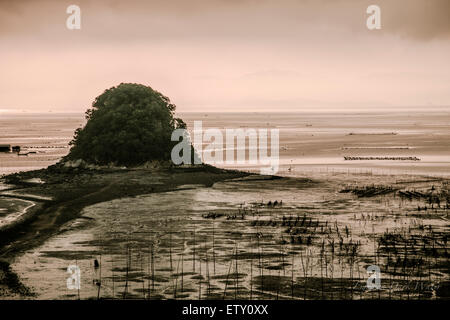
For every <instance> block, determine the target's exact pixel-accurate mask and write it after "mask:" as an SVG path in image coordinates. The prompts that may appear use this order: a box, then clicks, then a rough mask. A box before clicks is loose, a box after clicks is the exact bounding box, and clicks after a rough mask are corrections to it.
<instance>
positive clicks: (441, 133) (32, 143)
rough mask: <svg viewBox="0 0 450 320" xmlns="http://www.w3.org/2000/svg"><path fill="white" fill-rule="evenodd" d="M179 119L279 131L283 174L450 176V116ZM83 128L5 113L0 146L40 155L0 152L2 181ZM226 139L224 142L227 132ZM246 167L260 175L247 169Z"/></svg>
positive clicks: (70, 121)
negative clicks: (389, 159) (357, 157)
mask: <svg viewBox="0 0 450 320" xmlns="http://www.w3.org/2000/svg"><path fill="white" fill-rule="evenodd" d="M180 116H181V117H182V118H183V119H184V120H185V121H186V122H187V124H188V128H189V129H190V130H192V129H193V122H194V121H196V120H197V121H198V120H201V121H202V123H203V128H204V129H207V128H219V129H225V128H242V129H248V128H255V129H256V128H267V129H272V128H278V129H279V130H280V164H281V168H280V171H281V172H280V173H281V174H289V175H290V174H295V173H296V172H297V173H301V172H323V171H335V172H348V171H349V172H369V171H371V172H373V173H381V174H394V173H413V174H428V175H449V174H450V112H427V113H424V112H422V113H420V112H404V113H390V114H375V113H374V114H367V113H363V114H343V113H337V114H331V113H315V114H314V113H296V114H289V113H259V114H258V113H246V114H242V113H241V114H238V113H209V114H204V113H186V114H181V115H180ZM84 122H85V121H84V115H83V114H18V115H14V114H0V144H2V143H8V144H11V145H20V146H22V150H23V151H25V152H27V151H32V152H35V153H32V154H29V155H28V156H17V155H16V154H5V153H0V174H4V173H9V172H17V171H21V170H32V169H37V168H43V167H46V166H48V165H50V164H53V163H56V162H57V161H58V160H59V158H60V157H61V156H63V155H65V154H66V153H67V152H68V143H69V141H70V140H71V139H72V137H73V132H74V130H75V129H76V128H78V127H80V126H81V125H83V124H84ZM222 132H223V134H224V136H225V131H224V130H222ZM203 143H204V144H207V143H209V142H208V141H206V140H204V141H203ZM225 147H226V146H225V144H224V149H225ZM224 154H225V152H224ZM344 156H360V157H392V156H394V157H400V156H401V157H418V158H420V159H421V161H386V160H383V161H375V160H363V161H344ZM247 159H248V158H247ZM224 160H225V159H224ZM219 166H223V165H219ZM230 166H231V167H237V165H230ZM230 166H229V167H230ZM240 167H242V168H245V169H250V170H256V169H257V168H258V166H254V165H248V164H246V165H242V166H240ZM289 168H290V170H289V171H288V169H289Z"/></svg>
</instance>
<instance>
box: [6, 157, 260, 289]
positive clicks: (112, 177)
mask: <svg viewBox="0 0 450 320" xmlns="http://www.w3.org/2000/svg"><path fill="white" fill-rule="evenodd" d="M249 175H253V174H252V173H247V172H242V171H236V170H226V169H218V168H215V167H212V166H208V165H201V166H198V167H191V168H182V167H164V168H157V169H143V168H130V169H100V170H99V169H94V170H92V169H84V168H66V167H64V166H62V165H54V166H50V167H48V168H46V169H41V170H36V171H25V172H19V173H15V174H10V175H7V176H3V177H2V178H1V180H3V182H4V183H5V184H7V185H16V186H20V190H21V192H26V194H29V195H32V196H37V197H50V198H52V200H45V199H42V200H40V201H35V202H34V203H35V205H33V206H31V207H29V208H27V209H28V210H27V211H26V212H25V213H23V214H21V215H20V217H19V218H18V219H17V220H15V221H14V222H12V223H10V224H8V225H5V226H4V227H2V228H0V256H1V262H2V268H0V275H1V274H2V273H3V280H2V281H0V291H3V292H5V291H6V292H7V294H6V296H14V295H19V296H32V293H30V290H28V289H26V288H25V287H24V286H23V285H22V284H21V283H20V281H19V280H18V279H17V281H14V282H13V283H14V285H11V283H8V282H7V281H6V279H7V277H6V276H7V275H12V277H13V278H16V276H15V274H14V273H13V271H12V270H11V269H10V268H9V265H10V264H11V263H12V262H13V261H14V259H15V258H16V257H17V256H18V255H20V254H21V253H23V252H25V251H27V250H30V249H32V248H35V247H38V246H39V245H41V244H42V243H44V242H45V241H46V240H47V239H49V238H51V237H52V236H54V235H55V234H57V233H58V232H59V230H60V228H61V226H62V225H64V224H65V223H67V222H68V221H71V220H73V219H75V218H77V217H79V215H80V213H81V212H82V210H83V209H84V208H85V207H87V206H90V205H93V204H96V203H100V202H105V201H111V200H114V199H119V198H123V197H133V196H137V195H142V194H150V193H159V192H169V191H175V190H178V189H179V187H180V186H183V185H191V184H198V185H203V186H205V187H211V186H212V185H213V184H214V183H216V182H219V181H223V180H229V179H235V178H242V177H246V176H249ZM30 178H40V179H42V180H44V181H45V182H46V183H44V184H39V185H36V184H29V183H26V182H24V181H25V180H28V179H30ZM10 190H11V189H8V191H10ZM1 195H2V193H1V192H0V196H1ZM17 197H18V198H20V194H17ZM5 286H6V288H5ZM2 287H3V288H2Z"/></svg>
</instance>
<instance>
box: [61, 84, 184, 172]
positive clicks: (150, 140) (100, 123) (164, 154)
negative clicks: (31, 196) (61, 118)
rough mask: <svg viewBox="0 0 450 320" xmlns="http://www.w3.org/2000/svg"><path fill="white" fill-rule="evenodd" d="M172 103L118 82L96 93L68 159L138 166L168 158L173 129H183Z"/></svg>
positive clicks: (145, 89) (155, 93)
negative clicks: (116, 84) (99, 93)
mask: <svg viewBox="0 0 450 320" xmlns="http://www.w3.org/2000/svg"><path fill="white" fill-rule="evenodd" d="M174 112H175V105H174V104H172V103H171V102H170V100H169V98H167V97H166V96H164V95H162V94H161V93H159V92H158V91H155V90H153V89H152V88H150V87H147V86H144V85H141V84H134V83H121V84H120V85H118V86H117V87H112V88H110V89H108V90H106V91H105V92H104V93H103V94H101V95H100V96H98V97H97V98H96V99H95V100H94V102H93V104H92V108H91V109H89V110H87V111H86V119H87V123H86V125H85V126H84V128H79V129H77V130H76V131H75V136H74V139H73V140H72V141H71V142H70V144H71V145H72V148H71V150H70V153H69V155H68V156H67V159H69V160H75V159H83V160H85V161H87V162H89V163H95V164H110V163H115V164H117V165H127V166H130V165H139V164H142V163H145V162H147V161H150V160H169V159H170V152H171V149H172V147H173V146H174V144H176V143H177V142H172V141H171V139H170V138H171V134H172V131H173V130H174V129H176V128H185V127H186V125H185V123H184V122H183V121H182V120H181V119H178V118H174Z"/></svg>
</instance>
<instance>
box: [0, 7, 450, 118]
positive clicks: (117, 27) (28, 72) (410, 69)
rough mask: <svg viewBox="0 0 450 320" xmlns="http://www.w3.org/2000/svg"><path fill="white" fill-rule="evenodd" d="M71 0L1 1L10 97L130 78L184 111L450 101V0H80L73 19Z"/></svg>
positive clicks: (58, 97) (31, 105) (80, 95)
mask: <svg viewBox="0 0 450 320" xmlns="http://www.w3.org/2000/svg"><path fill="white" fill-rule="evenodd" d="M71 4H73V2H72V1H71V0H69V1H66V0H63V1H55V0H41V1H21V2H20V3H18V2H15V1H5V0H3V1H0V49H1V50H0V68H1V70H2V75H1V76H0V109H13V110H17V111H19V112H21V111H22V110H27V111H28V112H43V111H44V112H47V111H49V110H51V111H53V112H84V111H85V110H86V109H88V108H89V107H90V106H91V104H92V101H93V100H94V98H95V97H97V96H98V95H100V94H101V93H102V92H103V91H104V90H105V89H107V88H110V87H112V86H116V85H118V84H120V83H121V82H133V83H142V84H145V85H149V86H151V87H152V88H153V89H155V90H158V91H160V92H161V93H163V94H164V95H166V96H168V97H169V98H170V99H171V100H172V102H173V103H174V104H176V105H177V111H178V112H190V111H198V112H214V111H221V112H223V111H243V110H244V111H249V112H253V111H262V112H267V111H295V112H297V111H300V112H302V111H305V110H306V111H308V110H315V111H317V110H322V111H327V110H333V111H334V110H336V111H339V110H350V111H352V110H355V111H364V110H371V109H376V110H382V109H384V110H387V111H389V110H392V109H402V110H403V108H404V107H405V106H412V108H424V110H430V109H431V108H436V107H437V108H446V109H447V110H448V109H450V107H449V106H450V90H449V89H450V72H449V71H450V59H448V56H449V53H450V20H449V19H448V12H450V2H448V1H445V0H431V1H420V0H411V1H406V0H401V1H387V0H377V1H368V0H363V1H356V0H339V1H330V0H319V1H294V0H284V1H274V0H262V1H252V0H236V1H223V0H209V1H206V0H195V1H191V2H189V5H187V3H186V2H184V1H181V0H176V1H170V2H168V1H162V0H154V1H139V0H133V1H127V2H123V3H122V2H118V1H105V0H102V1H95V2H87V1H77V2H76V3H75V4H77V5H79V6H80V8H81V30H68V29H67V28H66V19H67V17H68V16H69V14H67V13H66V8H67V7H68V6H69V5H71ZM371 4H378V5H379V6H380V8H381V25H382V28H381V30H372V31H370V30H368V29H367V27H366V19H367V17H368V14H367V13H366V9H367V7H368V6H369V5H371ZM440 106H444V107H440ZM410 108H411V107H410Z"/></svg>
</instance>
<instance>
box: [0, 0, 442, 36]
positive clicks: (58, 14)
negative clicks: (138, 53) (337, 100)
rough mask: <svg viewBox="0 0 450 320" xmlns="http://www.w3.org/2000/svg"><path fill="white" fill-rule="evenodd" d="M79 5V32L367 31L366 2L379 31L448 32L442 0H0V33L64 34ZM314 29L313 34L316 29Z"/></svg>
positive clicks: (289, 33)
mask: <svg viewBox="0 0 450 320" xmlns="http://www.w3.org/2000/svg"><path fill="white" fill-rule="evenodd" d="M72 3H75V4H78V5H79V6H80V7H81V9H82V21H83V24H82V28H83V30H82V34H83V37H84V38H83V39H84V40H91V41H114V40H117V41H128V40H131V41H133V40H142V39H145V38H148V37H153V38H165V37H169V38H170V37H194V36H197V37H202V36H203V37H233V38H242V39H251V38H267V39H270V38H282V37H286V36H294V35H295V34H297V33H302V32H303V31H305V30H309V31H310V32H315V33H314V34H315V35H316V36H321V33H322V32H323V31H324V30H340V29H344V30H351V31H352V32H363V33H364V32H368V30H367V29H366V27H365V19H366V17H367V14H366V12H365V9H366V8H367V6H368V5H370V4H378V5H379V6H380V7H381V10H382V33H383V34H396V35H400V36H403V37H407V38H410V39H415V40H429V39H435V38H442V37H443V38H446V37H449V36H450V19H449V18H448V14H449V12H450V1H448V0H426V1H424V0H395V1H392V0H370V1H369V0H315V1H313V0H303V1H299V0H190V1H186V0H171V1H167V0H152V1H144V0H129V1H114V0H97V1H86V0H79V1H73V0H37V1H31V0H24V1H13V0H0V36H2V35H3V36H10V35H17V36H26V35H28V36H31V37H33V36H34V37H37V36H39V34H44V35H45V36H42V37H41V40H54V39H55V37H56V38H57V37H63V36H67V32H68V31H67V30H66V29H65V19H66V18H67V14H66V12H65V9H66V8H67V6H68V5H70V4H72ZM314 34H313V35H314Z"/></svg>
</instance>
